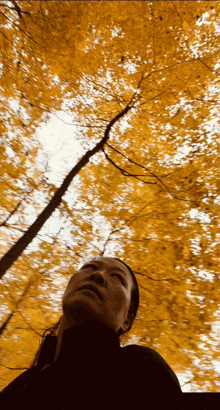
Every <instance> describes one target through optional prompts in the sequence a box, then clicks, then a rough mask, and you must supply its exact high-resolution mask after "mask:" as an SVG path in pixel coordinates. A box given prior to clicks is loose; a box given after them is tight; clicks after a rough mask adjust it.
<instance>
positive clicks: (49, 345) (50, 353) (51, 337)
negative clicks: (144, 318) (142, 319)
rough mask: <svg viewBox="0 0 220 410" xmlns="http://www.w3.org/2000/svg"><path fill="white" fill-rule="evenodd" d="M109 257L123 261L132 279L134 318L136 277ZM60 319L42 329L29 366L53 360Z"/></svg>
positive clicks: (134, 310)
mask: <svg viewBox="0 0 220 410" xmlns="http://www.w3.org/2000/svg"><path fill="white" fill-rule="evenodd" d="M111 259H115V260H117V261H119V262H121V263H123V265H125V266H126V268H127V269H128V270H129V272H130V274H131V277H132V279H133V286H132V289H131V302H130V306H129V311H128V314H131V315H133V316H134V319H135V317H136V315H137V310H138V307H139V300H140V295H139V288H138V283H137V279H136V277H135V274H134V272H133V270H132V269H131V268H130V266H128V265H127V264H126V263H125V262H123V261H122V260H121V259H118V258H111ZM61 319H62V316H61V317H60V319H59V320H58V322H56V323H55V324H54V325H53V326H51V327H49V328H46V329H45V330H44V332H43V335H42V342H41V344H40V347H39V349H38V351H37V353H36V354H35V357H34V360H33V362H32V364H31V367H33V366H35V364H37V366H39V367H42V366H43V365H45V364H49V363H51V362H52V361H53V359H54V353H55V349H56V343H57V336H56V333H57V330H58V329H59V325H60V322H61ZM129 330H130V329H129ZM127 332H128V330H127ZM124 333H126V332H124ZM121 335H123V332H122V331H121V332H118V336H119V337H120V336H121Z"/></svg>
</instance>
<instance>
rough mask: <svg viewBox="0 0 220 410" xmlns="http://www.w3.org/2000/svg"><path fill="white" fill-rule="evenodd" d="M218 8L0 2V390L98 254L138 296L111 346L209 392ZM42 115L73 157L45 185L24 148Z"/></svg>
mask: <svg viewBox="0 0 220 410" xmlns="http://www.w3.org/2000/svg"><path fill="white" fill-rule="evenodd" d="M219 13H220V5H219V2H216V1H202V2H201V1H193V2H192V1H153V2H148V1H128V2H126V1H123V2H122V1H113V2H106V1H91V2H90V1H74V2H71V1H34V2H31V1H4V2H0V26H1V28H0V39H1V40H0V41H1V47H0V75H1V77H0V78H1V82H0V93H1V99H0V100H1V116H0V135H1V137H0V138H1V140H0V178H1V180H0V181H1V185H0V217H1V220H0V221H1V222H0V225H1V230H0V241H1V257H2V258H3V257H4V255H5V254H6V253H7V252H8V251H9V250H11V249H12V248H13V246H14V245H15V244H16V243H18V241H19V239H20V242H22V241H23V242H22V243H23V245H22V246H23V248H22V249H21V250H20V251H19V252H18V254H16V255H15V254H14V253H13V252H14V251H11V254H14V260H13V261H12V263H11V265H10V267H9V268H8V267H7V269H5V271H4V272H3V270H2V271H1V272H2V281H1V284H0V288H1V304H0V305H1V310H0V313H1V326H2V327H1V334H2V347H1V388H3V387H4V386H6V385H7V384H8V383H9V382H10V381H12V380H13V379H14V378H15V377H17V376H18V375H19V374H20V373H22V372H23V371H24V369H25V368H28V367H30V366H31V365H32V363H33V360H34V357H35V354H36V351H37V349H38V347H39V343H40V339H41V335H42V334H43V329H44V328H45V327H47V326H48V327H49V326H50V325H52V324H54V323H55V322H56V321H57V320H58V319H59V317H60V314H61V297H62V293H63V291H64V289H65V286H66V283H67V281H68V278H69V277H70V275H71V274H73V273H74V270H76V269H77V268H78V266H79V265H80V264H82V263H83V262H84V261H86V260H88V259H89V258H91V257H93V256H95V255H104V256H116V257H119V258H121V259H123V260H124V261H125V262H126V263H127V264H129V265H130V266H131V268H132V269H133V270H134V272H135V273H136V277H137V280H138V283H139V286H140V295H141V301H140V308H139V310H138V315H137V319H136V321H135V324H134V326H133V328H132V330H131V332H130V333H129V334H128V335H127V336H126V337H125V338H124V340H123V343H124V344H127V343H138V344H142V345H145V346H149V347H151V348H153V349H155V350H157V351H158V352H159V353H160V354H161V355H162V356H163V357H164V358H165V360H166V361H167V362H168V363H169V364H170V366H171V367H172V368H173V370H174V371H175V372H176V374H177V375H178V377H179V379H180V382H181V385H184V383H188V384H187V386H189V388H188V389H189V390H190V391H211V392H216V391H219V386H220V376H219V364H218V367H217V363H219V336H218V328H219V314H220V313H219V303H220V291H219V273H220V270H219V260H220V244H219V238H220V225H219V205H220V178H219V168H220V159H219V158H220V155H219V153H220V145H219V144H220V143H219V104H220V96H219V94H220V84H219V73H220V49H219V42H220V30H219V20H218V16H219ZM62 113H65V120H63V117H62V115H61V114H62ZM51 119H53V120H54V121H56V122H57V123H60V122H63V126H65V125H66V124H65V123H68V124H71V126H72V130H73V131H72V143H73V144H74V141H77V143H80V144H81V148H82V155H81V156H80V157H79V158H78V159H77V161H75V160H73V163H72V164H71V166H70V167H69V166H68V167H66V168H65V167H64V168H63V174H62V175H60V176H59V178H60V179H59V181H55V180H54V181H51V180H50V178H48V172H49V165H48V161H49V158H47V157H46V155H44V151H43V148H42V146H41V144H40V142H39V140H38V138H37V132H38V131H39V129H40V127H41V126H42V124H45V123H47V122H48V121H49V120H51ZM46 138H47V135H45V139H46ZM95 147H97V149H95ZM68 149H69V147H68V146H66V150H67V151H68ZM91 152H92V153H91ZM89 153H91V155H90V154H89ZM89 156H90V158H89ZM39 158H41V161H40V159H39ZM85 158H87V160H86V161H84V159H85ZM80 161H81V162H80ZM79 164H80V165H79ZM74 167H75V168H74ZM73 169H75V170H77V171H76V172H75V173H74V172H72V170H73ZM71 172H72V174H71V177H69V180H68V184H66V185H65V189H63V191H62V193H60V194H59V195H60V196H59V201H58V200H57V202H56V201H55V200H54V201H55V202H56V203H55V206H54V208H53V209H52V208H51V209H52V210H51V213H50V214H47V215H46V216H45V220H44V221H43V223H42V225H41V226H40V225H39V229H38V230H37V231H36V232H35V233H34V234H33V237H30V236H29V234H28V232H29V229H30V227H31V226H32V224H33V223H34V222H35V221H38V220H37V218H38V217H39V215H40V214H41V213H42V212H43V211H44V210H45V208H46V207H47V206H48V204H50V203H51V201H52V200H53V198H56V195H57V192H58V190H59V188H60V186H61V184H62V183H64V181H65V178H67V176H68V175H70V173H71ZM59 192H61V191H59ZM53 224H57V226H58V229H57V231H56V232H54V231H53V229H52V225H53ZM25 232H26V236H24V235H25ZM65 233H66V236H65ZM28 237H29V239H30V240H29V241H28ZM24 238H25V239H24ZM33 238H34V239H33ZM32 239H33V240H32ZM13 249H14V248H13ZM2 260H3V259H2ZM2 266H3V265H2ZM183 390H184V388H183Z"/></svg>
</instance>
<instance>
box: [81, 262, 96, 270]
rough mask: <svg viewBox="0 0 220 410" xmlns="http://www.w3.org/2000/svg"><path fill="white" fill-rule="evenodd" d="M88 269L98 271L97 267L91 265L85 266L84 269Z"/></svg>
mask: <svg viewBox="0 0 220 410" xmlns="http://www.w3.org/2000/svg"><path fill="white" fill-rule="evenodd" d="M87 268H92V269H96V266H95V265H93V264H91V263H90V264H89V265H86V266H84V269H87Z"/></svg>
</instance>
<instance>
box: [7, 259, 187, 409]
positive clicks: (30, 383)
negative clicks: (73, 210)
mask: <svg viewBox="0 0 220 410" xmlns="http://www.w3.org/2000/svg"><path fill="white" fill-rule="evenodd" d="M138 305H139V290H138V284H137V281H136V278H135V276H134V273H133V271H132V270H131V268H130V267H129V266H128V265H126V264H125V263H124V262H122V261H121V260H120V259H117V258H109V257H98V258H95V259H93V260H92V261H89V262H88V263H86V264H85V265H83V266H82V267H81V268H80V269H79V270H78V271H77V272H76V273H75V274H74V275H73V276H72V277H71V278H70V280H69V283H68V285H67V288H66V290H65V293H64V295H63V299H62V308H63V316H62V319H61V322H60V327H59V332H58V336H57V338H56V337H55V336H50V338H49V339H47V338H48V336H47V337H46V339H45V342H44V343H45V344H44V346H43V347H42V350H41V352H40V355H39V357H38V362H37V365H36V366H34V367H32V368H31V369H29V370H27V371H26V372H24V373H23V374H22V375H20V376H19V377H18V378H17V379H15V380H14V381H13V382H12V383H10V384H9V386H7V387H6V388H5V389H4V390H3V392H2V394H1V396H2V401H3V405H2V406H1V409H2V410H3V409H14V408H15V407H16V408H18V409H20V408H22V409H33V408H38V409H50V408H51V409H53V410H56V409H57V410H58V409H59V410H67V409H83V410H84V409H87V408H89V409H90V410H91V409H105V410H106V409H120V410H121V409H126V410H127V409H128V408H134V406H135V407H137V408H140V407H139V406H141V408H146V409H148V408H149V409H157V408H158V409H159V408H161V399H162V400H163V406H164V405H165V402H167V405H168V406H169V408H178V409H179V408H181V406H180V405H179V400H181V399H180V397H182V394H181V388H180V385H179V381H178V379H177V377H176V375H175V373H174V372H173V371H172V369H171V368H170V367H169V365H168V364H167V363H166V362H165V360H164V359H163V358H162V357H161V356H160V355H159V354H158V353H157V352H155V351H154V350H152V349H150V348H147V347H144V346H138V345H128V346H125V347H121V346H120V336H121V335H123V334H124V333H126V332H128V331H129V330H130V329H131V327H132V324H133V322H134V319H135V316H136V313H137V309H138ZM177 401H178V403H177ZM143 406H144V407H143ZM176 406H177V407H176Z"/></svg>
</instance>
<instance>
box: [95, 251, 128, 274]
mask: <svg viewBox="0 0 220 410" xmlns="http://www.w3.org/2000/svg"><path fill="white" fill-rule="evenodd" d="M91 261H93V262H97V264H98V265H101V266H105V267H109V268H117V269H118V270H122V271H123V272H125V273H126V275H127V276H128V277H130V276H131V274H130V272H129V270H128V268H127V267H126V266H125V265H124V264H123V263H122V262H120V261H118V260H115V259H114V258H110V257H103V256H100V257H96V258H94V259H92V260H91Z"/></svg>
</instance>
